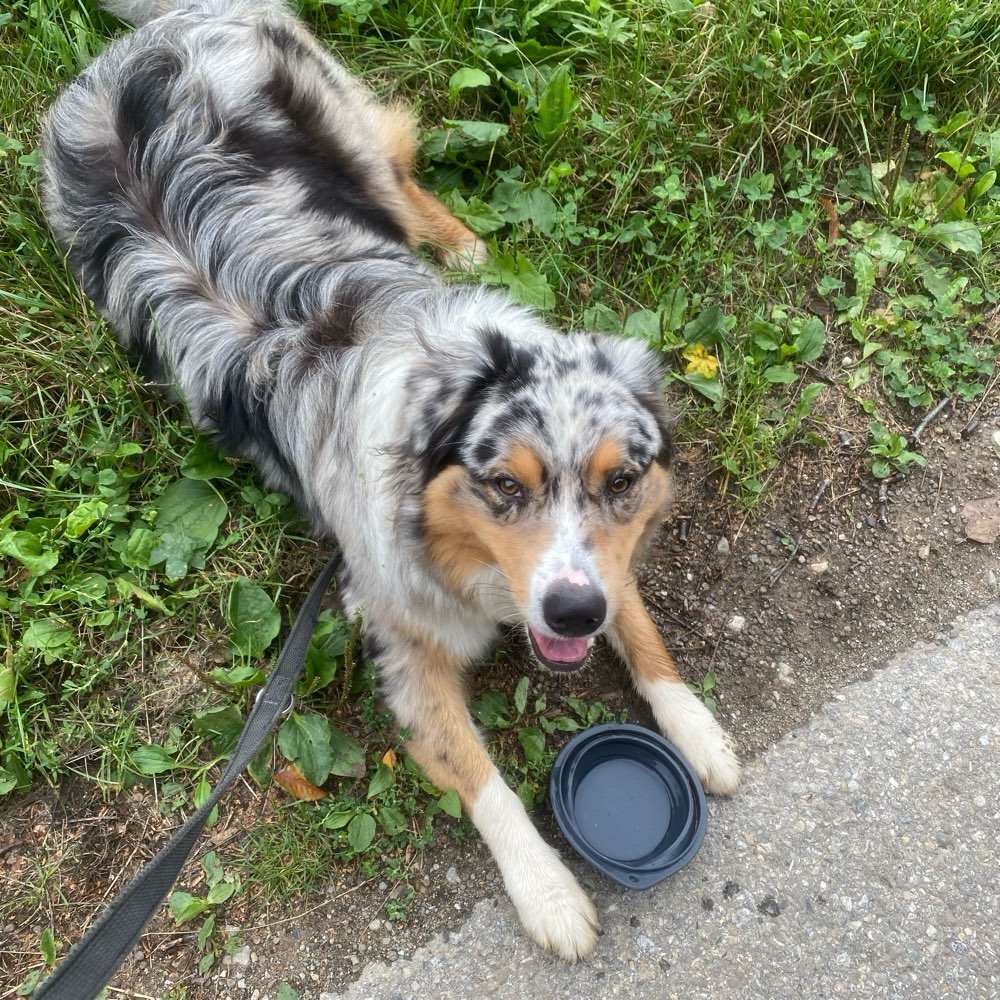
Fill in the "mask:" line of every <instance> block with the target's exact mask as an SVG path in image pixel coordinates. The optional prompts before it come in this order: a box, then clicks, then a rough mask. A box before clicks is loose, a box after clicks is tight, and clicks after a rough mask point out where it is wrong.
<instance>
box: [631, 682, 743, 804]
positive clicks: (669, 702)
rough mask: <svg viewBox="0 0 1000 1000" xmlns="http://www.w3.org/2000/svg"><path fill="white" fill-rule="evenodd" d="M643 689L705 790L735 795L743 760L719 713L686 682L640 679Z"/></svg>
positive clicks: (658, 720)
mask: <svg viewBox="0 0 1000 1000" xmlns="http://www.w3.org/2000/svg"><path fill="white" fill-rule="evenodd" d="M639 690H640V693H641V694H642V695H643V696H644V697H645V698H646V700H647V701H648V702H649V704H650V705H651V706H652V709H653V714H654V715H655V716H656V721H657V723H658V725H659V726H660V729H661V730H662V731H663V734H664V736H666V737H667V739H669V740H670V741H671V742H673V743H674V744H675V745H676V746H677V748H678V749H679V750H680V752H681V753H682V754H684V756H685V757H687V759H688V761H689V762H690V764H691V766H692V767H693V768H694V770H695V773H696V774H697V775H698V777H699V778H700V779H701V783H702V784H703V785H704V786H705V791H706V792H710V793H711V794H713V795H732V794H733V792H735V791H736V788H737V786H738V785H739V783H740V762H739V760H738V759H737V757H736V753H735V751H734V750H733V745H732V743H731V742H730V740H729V737H728V736H727V735H726V733H725V732H724V731H723V729H722V727H721V726H720V725H719V723H718V722H716V721H715V716H714V715H712V713H711V712H710V711H709V710H708V709H707V708H706V707H705V706H704V705H703V704H702V703H701V702H700V701H699V700H698V698H697V697H696V696H695V695H694V694H692V693H691V691H689V690H688V688H687V686H686V685H685V684H682V683H678V682H674V681H664V680H657V681H652V682H650V683H645V684H644V683H640V684H639Z"/></svg>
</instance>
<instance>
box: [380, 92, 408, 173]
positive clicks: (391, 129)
mask: <svg viewBox="0 0 1000 1000" xmlns="http://www.w3.org/2000/svg"><path fill="white" fill-rule="evenodd" d="M380 112H381V113H380V115H379V121H378V133H379V138H380V139H381V140H382V148H383V149H384V150H385V154H386V156H387V157H388V159H389V161H390V162H391V163H392V165H393V166H394V167H395V168H396V169H397V170H399V171H400V172H401V173H404V174H407V175H409V174H410V172H411V171H412V170H413V162H414V160H415V159H416V157H417V125H416V121H415V120H414V116H413V112H412V111H411V110H410V109H409V108H407V107H405V106H404V105H402V104H394V105H389V106H388V107H384V108H381V109H380Z"/></svg>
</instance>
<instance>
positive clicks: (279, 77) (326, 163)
mask: <svg viewBox="0 0 1000 1000" xmlns="http://www.w3.org/2000/svg"><path fill="white" fill-rule="evenodd" d="M260 98H261V101H262V102H263V103H265V104H266V105H269V106H270V107H271V108H272V109H273V110H275V111H277V112H278V114H279V116H280V117H281V119H282V122H283V125H282V127H281V129H280V131H278V132H277V133H276V134H275V133H273V131H272V132H269V131H267V130H266V129H264V128H263V127H262V125H261V122H260V121H259V120H257V119H254V118H248V119H244V120H242V121H234V122H231V123H229V127H228V128H227V130H226V132H225V135H224V139H223V146H224V148H225V151H226V153H227V154H229V155H235V156H242V157H244V158H245V159H246V160H247V161H249V162H252V163H253V164H254V166H255V167H256V168H257V169H258V170H259V171H261V172H263V173H264V174H272V173H274V172H275V171H281V172H283V173H287V174H290V175H291V176H293V177H294V178H295V179H296V181H298V183H299V184H300V185H301V186H302V188H303V189H304V190H305V191H306V192H308V196H307V200H306V205H307V206H308V207H309V208H311V209H313V210H314V211H317V212H322V213H323V214H325V215H328V216H330V217H331V218H333V219H337V220H343V219H347V220H349V221H351V222H354V223H355V224H356V225H358V226H361V227H362V228H364V229H367V230H368V231H369V232H372V233H376V234H378V235H380V236H383V237H385V238H387V239H390V240H395V241H396V242H399V243H404V242H405V235H404V233H403V230H402V228H401V227H400V226H399V224H398V223H397V222H396V221H395V219H394V218H393V217H392V216H391V215H390V214H389V212H388V211H386V210H385V209H384V208H383V207H382V206H381V205H379V204H377V203H376V202H375V201H373V199H372V198H371V196H370V194H369V192H368V189H367V186H366V184H365V178H364V176H363V175H362V174H361V173H360V172H359V165H358V164H357V162H356V161H355V160H353V159H352V158H351V156H350V155H348V154H346V153H345V151H344V150H342V149H340V148H339V147H338V146H337V145H336V144H335V143H334V142H333V141H332V139H331V136H330V134H329V132H328V131H327V129H326V128H325V127H324V123H323V117H322V107H323V106H322V105H320V104H317V103H316V102H315V100H313V99H312V98H311V96H310V95H308V94H306V93H304V92H303V91H302V90H300V89H298V88H297V87H296V84H295V79H294V76H293V74H292V72H291V71H290V70H289V69H287V68H286V67H284V66H280V65H279V66H276V67H275V69H274V72H273V74H272V76H271V79H270V80H269V81H268V83H267V84H266V85H265V86H264V88H263V90H262V93H261V95H260Z"/></svg>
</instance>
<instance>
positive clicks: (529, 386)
mask: <svg viewBox="0 0 1000 1000" xmlns="http://www.w3.org/2000/svg"><path fill="white" fill-rule="evenodd" d="M107 6H108V8H109V9H110V10H111V11H112V12H114V13H116V14H119V15H121V16H122V17H123V18H124V19H126V20H127V21H130V22H131V23H133V24H135V25H137V29H136V30H135V31H134V32H133V33H132V34H130V35H127V36H126V37H124V38H122V39H120V40H118V41H116V42H114V43H112V44H111V45H110V46H109V48H108V49H107V51H106V52H105V53H104V54H103V55H101V56H100V57H99V58H98V59H97V60H96V61H95V62H94V63H93V64H92V65H90V66H89V67H88V68H87V69H86V70H85V71H84V72H83V73H82V74H81V75H80V76H79V77H78V78H77V79H76V80H75V81H73V82H72V83H71V84H70V85H69V86H68V87H66V88H65V89H64V90H63V91H62V93H61V94H60V95H59V96H58V98H57V100H56V101H55V103H54V105H53V106H52V108H51V109H50V111H49V113H48V115H47V117H46V121H45V126H44V135H43V139H42V144H41V153H42V166H43V204H44V208H45V212H46V215H47V218H48V220H49V223H50V225H51V228H52V230H53V232H54V234H55V235H56V237H57V239H58V240H59V242H60V243H61V244H62V246H63V247H64V249H65V251H66V253H67V258H68V262H69V265H70V267H71V268H72V270H73V272H74V273H75V275H76V277H77V278H78V280H79V282H80V283H81V285H82V287H83V289H84V290H85V291H86V293H87V294H88V295H89V296H90V297H91V298H92V299H93V301H94V302H95V304H96V305H97V307H98V309H99V310H100V311H101V313H102V314H103V315H104V316H105V317H106V318H107V320H108V321H109V323H110V325H111V326H112V327H113V329H114V330H115V331H116V333H117V336H118V337H119V339H120V340H121V342H122V344H123V345H124V346H125V347H126V348H128V349H130V350H132V351H133V352H135V353H136V354H138V355H139V357H140V360H141V361H142V362H143V363H144V365H145V368H146V370H147V372H148V373H149V375H150V377H151V379H153V380H155V381H158V382H163V383H168V384H170V385H172V386H174V388H175V390H176V392H177V393H178V394H179V395H180V396H181V398H182V399H183V401H184V402H185V404H186V405H187V407H188V409H189V411H190V414H191V417H192V419H193V422H194V423H195V425H196V426H197V427H199V428H200V429H202V430H205V431H208V432H211V433H213V434H214V435H215V437H216V439H217V440H218V442H219V443H220V445H221V446H222V447H223V448H224V449H226V450H228V451H229V452H231V453H234V454H238V455H242V456H245V457H247V458H249V459H251V460H253V461H254V462H255V463H256V464H257V466H258V467H259V469H260V471H261V473H262V475H263V477H264V478H265V479H266V480H267V482H268V484H269V485H270V486H271V487H272V488H275V489H280V490H283V491H285V492H286V493H288V494H289V495H290V496H291V497H293V498H294V500H295V502H296V503H297V504H298V506H299V508H300V509H301V510H302V511H303V512H304V513H305V514H307V515H308V517H309V518H310V520H311V522H312V525H313V528H314V530H315V532H316V533H317V534H318V535H320V536H325V537H329V538H330V539H332V540H334V541H335V543H336V545H337V546H338V547H339V549H340V551H341V553H342V557H343V573H342V574H341V575H340V577H339V584H340V591H341V597H342V600H343V603H344V606H345V609H346V611H347V612H348V613H359V614H361V615H362V617H363V621H364V627H365V634H366V643H367V645H366V651H367V653H368V655H370V656H371V657H372V658H373V659H375V660H376V661H377V662H378V663H379V670H380V684H381V687H382V690H383V692H384V696H385V698H386V700H387V703H388V705H389V707H390V708H391V709H392V711H393V712H394V713H395V717H396V720H397V722H398V724H399V725H400V727H402V728H403V729H404V730H405V731H406V732H408V734H409V736H408V744H407V745H408V752H409V753H410V754H411V755H412V757H413V758H414V760H415V761H416V762H417V763H418V764H419V765H420V767H421V768H422V769H423V770H424V772H425V773H426V775H427V776H428V778H429V779H430V780H431V781H433V782H434V784H436V785H438V786H439V787H441V788H448V789H455V790H456V791H457V792H458V795H459V797H460V799H461V802H462V804H463V807H464V809H465V810H466V812H467V814H468V815H469V816H470V817H471V819H472V822H473V823H474V824H475V826H476V827H477V829H478V830H479V832H480V834H481V835H482V837H483V839H484V840H485V841H486V843H487V844H488V845H489V847H490V850H491V851H492V853H493V856H494V858H495V860H496V863H497V865H498V866H499V869H500V871H501V873H502V875H503V879H504V883H505V886H506V888H507V891H508V893H509V895H510V898H511V900H512V901H513V903H514V906H515V907H516V909H517V912H518V914H519V916H520V919H521V921H522V923H523V925H524V927H525V929H526V930H527V932H528V934H529V935H530V936H531V937H532V938H534V940H535V941H536V942H538V943H539V944H540V945H542V946H543V947H544V948H547V949H549V950H550V951H552V952H554V953H555V954H557V955H559V956H561V957H562V958H564V959H567V960H570V961H575V960H577V959H579V958H582V957H585V956H587V955H589V954H590V953H591V952H592V951H593V949H594V945H595V935H596V930H597V926H598V921H597V914H596V911H595V909H594V906H593V903H592V902H591V900H590V898H589V897H588V896H587V895H586V893H584V892H583V890H582V889H581V888H580V887H579V885H578V884H577V882H576V881H575V879H574V878H573V876H572V874H571V873H570V872H569V870H568V869H567V868H566V867H565V866H564V864H563V863H562V861H560V859H559V856H558V854H557V853H556V851H555V850H554V849H553V848H552V847H550V846H549V845H548V844H547V843H546V842H545V841H544V840H543V839H542V837H541V836H540V835H539V833H538V832H537V830H536V829H535V827H534V826H533V825H532V823H531V821H530V819H529V818H528V815H527V814H526V812H525V810H524V807H523V806H522V804H521V802H520V800H519V799H518V797H517V795H516V794H515V793H514V792H513V791H512V790H511V789H510V788H509V787H508V786H507V785H506V784H505V782H504V780H503V778H502V777H501V776H500V774H499V772H498V770H497V768H496V766H495V765H494V763H493V762H492V760H491V759H490V757H489V755H488V754H487V752H486V750H485V748H484V746H483V743H482V740H481V738H480V736H479V734H478V733H477V731H476V729H475V727H474V725H473V723H472V720H471V718H470V715H469V711H468V708H467V699H466V692H465V684H464V678H465V674H466V671H467V669H468V667H469V666H470V665H471V664H474V663H475V662H476V661H477V660H479V659H480V658H482V657H483V656H484V655H485V654H486V653H487V651H488V650H489V649H490V648H491V646H493V645H494V644H495V642H496V641H497V633H498V628H499V626H501V625H503V626H507V627H509V626H511V625H516V626H518V627H521V628H523V629H524V631H525V632H526V634H527V637H528V640H529V642H530V645H531V649H532V650H533V653H534V656H535V658H536V659H537V660H538V661H539V662H540V664H542V665H543V666H544V667H547V668H549V669H550V670H554V671H560V672H569V671H573V670H577V669H578V668H579V667H581V666H582V665H583V664H584V663H585V661H586V660H587V658H588V655H589V653H590V650H591V647H592V645H593V643H594V640H595V638H596V637H598V636H600V635H604V636H605V637H606V638H607V639H608V640H609V641H610V642H611V644H612V645H613V646H614V647H615V649H616V650H617V651H618V653H619V654H620V655H621V657H622V658H623V659H624V660H625V662H626V663H627V664H628V666H629V668H630V669H631V673H632V676H633V678H634V681H635V684H636V685H637V687H638V690H639V691H640V693H641V694H642V695H643V696H644V697H645V698H646V699H647V700H648V701H649V703H650V705H651V706H652V709H653V713H654V715H655V718H656V720H657V723H658V725H659V726H660V727H661V728H662V730H663V732H664V733H665V734H666V735H667V736H668V737H669V738H670V739H671V740H672V741H673V742H674V743H675V744H676V745H677V746H678V747H679V748H680V750H681V751H682V752H683V753H684V754H685V756H686V757H687V758H688V760H689V761H690V762H691V764H692V765H693V767H694V769H695V770H696V772H697V773H698V775H699V777H700V778H701V781H702V782H703V784H704V785H705V787H706V788H707V789H708V790H709V791H710V792H714V793H720V794H729V793H732V792H733V791H734V790H735V788H736V786H737V783H738V780H739V763H738V761H737V759H736V756H735V754H734V752H733V749H732V746H731V744H730V742H729V740H728V739H727V737H726V735H725V734H724V733H723V731H722V729H721V728H720V726H719V725H718V723H717V722H716V721H715V719H714V718H713V716H712V715H711V713H710V712H709V711H708V710H707V709H706V708H705V706H704V705H703V704H702V703H701V702H700V701H699V700H698V699H697V698H696V697H695V696H694V695H693V694H692V693H691V692H690V691H689V690H688V688H687V687H686V686H685V685H684V683H683V682H682V681H681V678H680V677H679V675H678V673H677V671H676V669H675V667H674V664H673V661H672V660H671V657H670V655H669V653H668V652H667V650H666V648H665V647H664V644H663V642H662V640H661V638H660V636H659V634H658V632H657V629H656V627H655V625H654V624H653V622H652V620H651V619H650V617H649V615H648V613H647V612H646V610H645V608H644V606H643V603H642V600H641V598H640V595H639V592H638V589H637V586H636V582H635V577H634V567H635V563H636V561H637V559H638V558H639V557H640V556H641V554H642V552H643V550H644V547H645V545H646V543H647V541H648V539H649V538H650V536H651V534H652V532H653V531H654V530H655V529H656V528H657V527H658V525H659V524H660V522H661V520H662V518H663V515H664V511H665V507H666V504H667V501H668V496H669V492H670V484H669V473H668V467H669V463H670V457H671V443H670V435H669V432H668V422H667V415H666V412H665V410H664V402H663V399H662V383H663V375H662V371H661V369H660V366H659V363H658V361H657V359H656V357H655V355H654V354H653V353H651V352H650V351H649V350H648V349H647V348H646V347H645V346H644V345H642V344H640V343H638V342H637V341H634V340H629V339H625V338H615V337H607V336H595V335H590V334H582V333H577V334H563V333H559V332H556V331H555V330H553V329H550V328H549V327H548V326H546V325H545V324H544V323H543V322H542V321H541V320H540V319H539V318H538V317H537V316H535V315H534V314H533V313H532V312H531V311H529V310H527V309H525V308H523V307H521V306H519V305H516V304H514V303H513V302H512V301H510V300H509V298H508V297H507V296H506V295H505V294H504V293H502V292H500V291H498V290H496V289H485V288H481V287H475V286H471V285H461V284H455V283H451V284H449V283H446V282H444V281H443V280H442V278H441V277H440V276H439V273H438V271H437V269H436V268H435V267H434V266H432V265H431V264H430V263H429V262H427V261H426V260H425V258H424V257H423V256H421V255H419V254H418V253H417V252H416V248H418V247H420V246H422V245H429V246H430V247H432V248H433V249H434V251H435V252H436V254H437V256H438V257H439V259H440V260H441V261H443V262H444V263H445V264H448V265H449V266H455V265H456V264H462V263H463V262H464V263H466V264H468V263H469V262H474V261H476V260H479V259H481V258H482V256H483V248H482V246H481V244H480V243H479V242H478V241H477V240H476V237H475V236H474V235H473V234H472V233H471V232H470V231H469V230H468V229H467V228H466V227H465V226H464V225H462V223H461V222H459V221H458V220H457V219H455V218H454V217H453V216H452V215H451V213H450V212H449V211H448V210H447V208H445V206H444V205H443V204H442V203H441V202H439V201H438V200H437V199H436V198H435V197H434V196H433V195H432V194H430V193H429V192H428V191H426V190H425V189H424V188H422V187H421V186H419V185H418V184H417V183H416V181H415V180H414V178H413V167H414V159H415V155H416V149H417V144H416V139H415V130H414V122H413V117H412V115H411V114H410V113H408V112H407V111H405V110H404V109H401V108H398V107H391V106H385V105H383V104H380V103H379V102H378V101H377V100H376V99H375V98H374V96H373V95H372V94H371V93H369V92H368V91H367V90H366V89H365V88H364V87H363V86H362V85H361V83H360V82H359V81H358V80H357V79H355V78H354V77H353V76H352V75H351V74H350V73H348V71H347V70H346V69H345V68H344V67H343V66H341V65H340V64H339V63H338V62H337V61H336V60H335V59H334V58H332V57H331V55H330V54H329V53H327V52H326V50H324V49H323V48H322V47H321V46H320V45H319V43H318V42H317V41H316V40H315V39H314V38H312V37H311V36H310V34H309V33H308V32H307V31H306V29H305V28H304V27H303V26H302V25H301V24H300V23H299V22H298V21H297V20H296V19H295V18H294V17H293V16H292V15H291V14H290V13H289V12H288V10H287V9H286V8H285V7H284V5H283V3H281V2H280V0H109V2H108V3H107Z"/></svg>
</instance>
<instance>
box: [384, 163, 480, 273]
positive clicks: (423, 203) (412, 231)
mask: <svg viewBox="0 0 1000 1000" xmlns="http://www.w3.org/2000/svg"><path fill="white" fill-rule="evenodd" d="M403 194H404V195H405V196H406V199H407V200H408V202H409V204H410V207H411V208H412V210H413V215H412V217H411V218H410V219H409V220H408V221H407V222H406V223H404V225H405V227H406V232H407V238H408V239H410V240H411V241H412V242H413V243H414V244H419V243H427V244H429V245H430V246H432V247H434V248H435V251H436V254H437V256H438V257H439V258H440V259H442V260H443V261H444V262H445V263H449V264H450V263H451V262H452V257H451V256H449V252H450V253H451V254H453V255H458V257H468V259H469V261H470V262H473V261H478V260H482V259H483V258H484V251H483V249H482V245H481V244H480V243H479V241H478V240H477V239H476V235H475V233H473V232H472V231H471V230H470V229H468V228H467V227H466V226H465V225H463V224H462V223H461V222H459V221H458V219H456V218H455V216H454V215H452V214H451V212H450V211H449V210H448V209H447V208H446V207H445V206H444V205H443V204H442V203H441V202H440V201H438V199H437V198H435V197H434V195H432V194H431V193H430V191H427V190H426V189H424V188H422V187H421V186H420V185H419V184H418V183H417V182H416V181H415V180H413V178H412V177H407V178H406V180H405V181H403Z"/></svg>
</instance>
